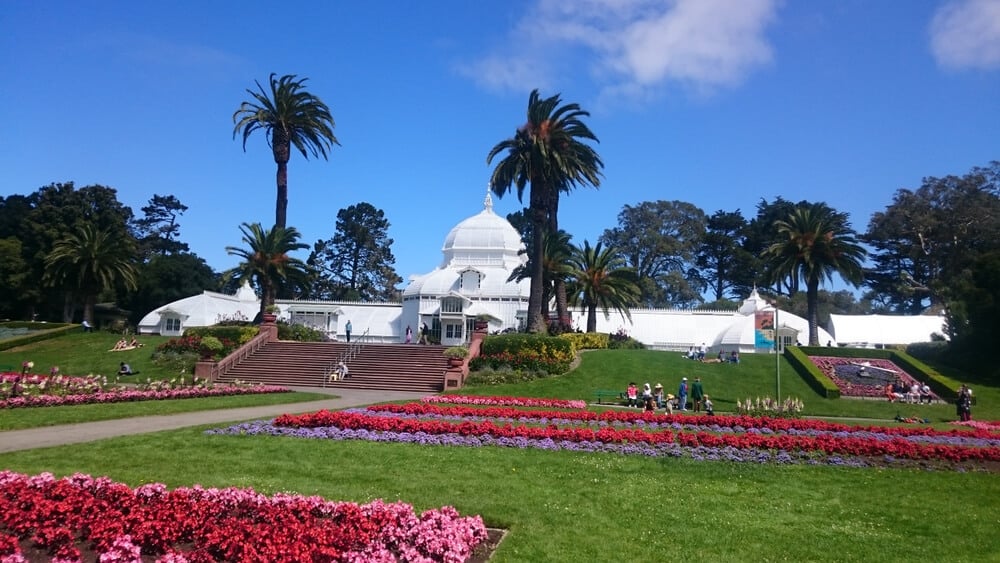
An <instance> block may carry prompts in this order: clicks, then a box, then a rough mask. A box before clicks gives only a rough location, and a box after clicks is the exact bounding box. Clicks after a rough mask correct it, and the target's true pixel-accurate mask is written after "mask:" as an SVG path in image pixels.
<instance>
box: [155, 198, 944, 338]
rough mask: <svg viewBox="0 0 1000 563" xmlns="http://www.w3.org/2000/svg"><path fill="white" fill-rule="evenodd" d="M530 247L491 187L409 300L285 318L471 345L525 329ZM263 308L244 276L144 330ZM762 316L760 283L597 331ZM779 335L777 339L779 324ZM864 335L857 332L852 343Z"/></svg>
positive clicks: (786, 330) (692, 332)
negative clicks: (513, 277)
mask: <svg viewBox="0 0 1000 563" xmlns="http://www.w3.org/2000/svg"><path fill="white" fill-rule="evenodd" d="M522 248H523V244H522V243H521V238H520V235H519V233H518V232H517V230H516V229H514V227H513V226H512V225H511V224H510V223H509V222H508V221H507V220H506V219H504V218H503V217H500V216H498V215H497V214H496V213H494V212H493V200H492V198H491V197H490V195H489V194H487V196H486V199H485V201H484V204H483V210H482V211H481V212H479V213H478V214H476V215H473V216H472V217H469V218H468V219H465V220H464V221H462V222H460V223H459V224H458V225H456V226H455V228H453V229H452V230H451V232H449V233H448V236H447V237H445V240H444V245H443V247H442V248H441V252H442V259H441V263H440V264H439V265H438V267H437V268H435V269H434V270H432V271H431V272H429V273H427V274H424V275H415V276H412V277H411V278H410V282H409V285H407V287H406V289H405V290H404V291H403V301H402V303H399V302H387V303H367V302H357V301H304V300H278V301H277V302H276V304H277V305H278V307H279V308H280V309H281V312H280V314H279V318H280V319H284V320H286V321H288V322H290V323H295V324H304V325H308V326H311V327H313V328H316V329H318V330H321V331H323V332H325V333H326V334H327V335H328V336H330V337H331V338H333V339H338V340H339V339H343V338H344V326H345V325H346V324H347V322H348V321H350V322H351V326H352V340H354V339H360V340H364V341H368V342H384V343H401V342H404V341H405V339H406V336H405V335H406V329H407V327H410V328H411V329H412V331H413V342H416V340H417V338H418V334H419V331H420V327H421V326H423V324H425V323H426V324H427V326H428V328H429V329H430V331H431V334H432V335H434V336H439V337H440V340H441V343H442V344H445V345H454V344H462V343H465V342H467V341H468V340H469V337H470V335H471V333H472V327H473V324H474V322H475V320H476V318H477V317H480V318H483V317H486V318H488V319H489V331H490V332H491V333H492V332H497V331H501V330H506V329H518V328H520V327H522V326H524V324H525V320H526V318H527V309H528V294H529V290H530V281H529V280H522V281H520V282H508V281H507V279H508V278H509V277H510V274H511V272H512V271H513V270H514V269H515V268H516V267H518V266H520V265H522V264H523V263H524V262H525V261H526V260H527V258H526V256H525V255H523V254H520V250H521V249H522ZM259 310H260V301H259V300H258V299H257V296H256V295H255V294H254V292H253V290H252V289H251V288H250V287H249V286H246V285H244V286H243V287H242V288H240V290H239V291H238V292H237V293H236V295H224V294H221V293H216V292H211V291H205V292H203V293H202V294H201V295H194V296H191V297H186V298H184V299H180V300H178V301H174V302H173V303H169V304H167V305H164V306H162V307H159V308H158V309H156V310H154V311H152V312H150V313H149V314H147V315H146V316H145V317H143V319H142V320H141V321H140V322H139V327H138V330H139V332H140V333H145V334H154V333H157V334H163V335H171V336H178V335H181V334H183V332H184V329H185V328H191V327H198V326H209V325H212V324H215V323H216V322H219V321H220V320H223V319H232V318H240V317H242V318H246V319H253V318H254V317H255V316H256V315H257V312H258V311H259ZM571 315H572V319H573V324H574V326H577V327H581V328H582V327H585V326H586V316H585V313H584V312H583V311H582V310H575V311H572V312H571ZM762 317H764V318H771V319H773V318H774V308H773V307H772V306H771V305H770V304H768V303H767V302H765V301H764V300H763V299H762V298H761V297H760V296H759V295H758V294H757V291H756V290H754V291H753V292H752V293H751V294H750V296H749V297H747V299H746V300H744V301H743V303H742V305H741V306H740V308H739V310H737V311H697V310H690V309H632V310H631V320H629V319H626V318H624V317H622V316H621V315H619V314H618V313H617V312H615V311H609V313H608V315H606V316H605V315H603V314H601V313H600V312H599V314H598V319H597V330H598V331H599V332H608V333H614V332H617V331H619V330H623V331H625V332H626V333H627V334H628V335H629V336H631V337H633V338H635V339H636V340H638V341H640V342H642V343H643V344H645V345H646V346H647V347H649V348H652V349H660V350H687V349H688V348H690V347H692V346H695V347H699V346H701V345H705V346H706V347H708V348H709V349H710V350H711V351H712V352H713V353H715V352H718V351H719V350H726V351H731V350H739V351H740V352H741V353H748V352H755V351H756V352H761V351H764V350H763V349H762V346H761V340H760V333H761V331H760V326H759V322H760V319H761V318H762ZM903 318H904V319H905V318H911V319H912V318H913V317H903ZM848 319H849V318H848V317H844V316H837V318H836V319H835V320H836V322H835V325H836V332H837V336H840V333H841V332H845V333H846V332H849V331H848V330H842V327H844V326H845V325H847V324H849V320H848ZM938 319H940V317H938ZM921 320H922V321H926V320H927V319H926V318H923V319H921ZM776 321H777V322H775V323H773V324H774V325H775V327H774V329H776V331H777V335H778V336H779V337H780V340H781V342H782V343H783V344H787V345H794V344H796V343H797V342H801V343H803V344H805V343H806V341H807V339H808V334H809V327H808V323H807V322H806V320H805V319H803V318H802V317H799V316H796V315H793V314H791V313H787V312H785V311H778V314H777V319H776ZM939 322H942V323H943V320H941V321H939ZM772 330H773V329H772ZM937 331H938V332H943V330H941V329H937ZM894 332H895V334H897V335H899V334H901V331H894ZM771 338H772V342H773V333H771ZM819 339H820V343H821V344H826V343H831V344H836V343H837V339H836V338H835V337H834V335H831V334H830V333H828V332H827V331H826V330H823V329H822V328H820V334H819ZM855 340H856V337H854V336H852V337H851V340H847V341H845V342H854V341H855ZM867 340H869V341H870V339H867ZM898 343H908V342H898Z"/></svg>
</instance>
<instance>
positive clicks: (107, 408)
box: [0, 392, 333, 430]
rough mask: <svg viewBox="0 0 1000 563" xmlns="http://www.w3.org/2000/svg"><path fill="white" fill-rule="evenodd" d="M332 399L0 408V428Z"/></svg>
mask: <svg viewBox="0 0 1000 563" xmlns="http://www.w3.org/2000/svg"><path fill="white" fill-rule="evenodd" d="M331 398H333V396H332V395H326V394H321V393H295V392H292V393H267V394H263V395H237V396H232V397H205V398H198V399H175V400H166V401H141V402H135V403H110V404H96V405H78V406H67V407H34V408H25V409H0V430H21V429H24V428H37V427H40V426H55V425H58V424H75V423H78V422H94V421H98V420H115V419H120V418H129V417H133V416H153V415H160V414H177V413H182V412H195V411H206V410H217V409H235V408H240V407H257V406H261V405H284V404H289V403H301V402H305V401H318V400H322V399H331Z"/></svg>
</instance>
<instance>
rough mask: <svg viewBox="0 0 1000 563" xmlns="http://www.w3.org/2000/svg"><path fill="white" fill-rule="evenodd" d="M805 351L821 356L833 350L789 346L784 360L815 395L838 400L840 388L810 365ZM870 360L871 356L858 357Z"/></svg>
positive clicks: (814, 366)
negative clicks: (824, 352)
mask: <svg viewBox="0 0 1000 563" xmlns="http://www.w3.org/2000/svg"><path fill="white" fill-rule="evenodd" d="M807 350H815V351H816V352H815V354H814V355H817V356H819V355H822V351H823V350H833V349H832V348H819V347H815V346H814V347H812V348H800V347H798V346H789V347H787V348H785V359H786V360H788V363H789V364H791V365H792V367H793V368H795V371H796V372H797V373H798V374H799V375H800V376H801V377H802V379H803V380H805V382H806V383H808V384H809V386H810V387H812V388H813V389H815V390H816V392H817V393H819V394H820V395H822V396H824V397H826V398H827V399H839V398H840V388H839V387H837V384H836V383H834V382H833V380H831V379H830V378H829V377H827V376H826V375H825V374H824V373H823V372H822V371H820V369H819V368H818V367H816V364H814V363H812V361H811V360H810V359H809V355H808V354H809V353H807ZM827 355H828V356H838V357H839V356H840V355H839V354H831V353H829V352H828V353H827ZM847 357H852V356H847ZM859 357H866V358H871V357H873V356H871V355H869V356H859Z"/></svg>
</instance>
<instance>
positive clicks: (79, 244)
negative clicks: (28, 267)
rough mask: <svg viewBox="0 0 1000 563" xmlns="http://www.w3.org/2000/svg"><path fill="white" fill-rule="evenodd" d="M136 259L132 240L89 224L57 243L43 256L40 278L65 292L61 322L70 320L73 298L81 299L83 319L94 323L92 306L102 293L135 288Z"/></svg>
mask: <svg viewBox="0 0 1000 563" xmlns="http://www.w3.org/2000/svg"><path fill="white" fill-rule="evenodd" d="M135 258H136V254H135V249H134V248H133V247H132V245H131V239H129V238H123V237H121V236H117V235H114V234H112V233H111V231H108V230H102V229H98V228H97V227H95V226H94V225H92V224H84V225H82V226H80V227H79V228H78V229H77V231H76V232H75V233H71V234H69V235H66V237H65V238H63V239H61V240H59V241H57V242H56V243H55V244H54V245H53V246H52V252H50V253H49V254H48V256H46V257H45V274H44V278H43V279H44V280H45V281H46V282H47V283H48V284H49V285H52V286H56V287H58V286H62V287H63V288H64V289H65V290H66V307H65V308H64V310H63V317H64V318H63V320H64V321H66V322H70V321H71V320H72V314H73V308H74V303H73V299H74V295H78V296H80V297H82V298H83V318H84V320H86V321H87V322H89V323H91V324H93V323H94V305H95V304H96V303H97V298H98V296H100V294H101V293H102V292H103V291H105V290H109V289H114V288H116V287H119V286H123V287H124V288H125V289H129V290H133V289H135V288H136V279H137V278H136V271H135V266H134V265H133V261H134V260H135Z"/></svg>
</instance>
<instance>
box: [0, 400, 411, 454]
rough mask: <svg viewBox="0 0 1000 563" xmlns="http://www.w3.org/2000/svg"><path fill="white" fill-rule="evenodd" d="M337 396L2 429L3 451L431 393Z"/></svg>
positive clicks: (0, 445) (344, 406) (0, 448)
mask: <svg viewBox="0 0 1000 563" xmlns="http://www.w3.org/2000/svg"><path fill="white" fill-rule="evenodd" d="M294 390H295V391H309V392H315V393H332V392H333V391H332V390H330V389H322V388H313V387H296V388H294ZM336 393H337V396H336V397H331V398H329V399H322V400H319V401H308V402H305V403H291V404H284V405H264V406H259V407H244V408H236V409H219V410H209V411H197V412H188V413H180V414H170V415H157V416H139V417H134V418H120V419H116V420H102V421H99V422H82V423H79V424H64V425H59V426H46V427H42V428H29V429H26V430H9V431H6V432H0V453H4V452H13V451H18V450H30V449H34V448H47V447H52V446H63V445H66V444H79V443H83V442H92V441H94V440H103V439H105V438H114V437H117V436H126V435H131V434H145V433H147V432H159V431H161V430H174V429H177V428H184V427H187V426H199V425H202V424H219V423H224V422H237V421H241V420H253V419H257V418H269V417H275V416H278V415H280V414H284V413H301V412H310V411H317V410H321V409H345V408H349V407H357V406H362V405H370V404H372V403H381V402H384V401H406V400H414V399H418V398H420V397H424V396H426V395H427V393H412V392H405V391H370V390H364V389H337V390H336Z"/></svg>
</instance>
